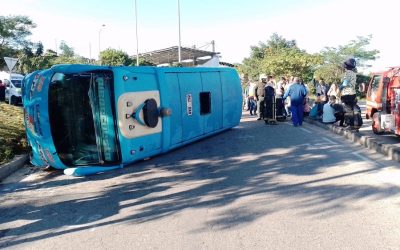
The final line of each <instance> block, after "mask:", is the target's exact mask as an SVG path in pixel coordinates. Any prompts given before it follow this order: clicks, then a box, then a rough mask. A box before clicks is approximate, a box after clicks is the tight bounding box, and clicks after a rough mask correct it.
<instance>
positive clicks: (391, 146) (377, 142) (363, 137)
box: [304, 112, 400, 162]
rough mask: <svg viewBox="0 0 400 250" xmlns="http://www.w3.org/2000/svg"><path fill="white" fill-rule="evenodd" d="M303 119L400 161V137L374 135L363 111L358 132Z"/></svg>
mask: <svg viewBox="0 0 400 250" xmlns="http://www.w3.org/2000/svg"><path fill="white" fill-rule="evenodd" d="M304 121H305V122H308V123H310V124H313V125H315V126H318V127H320V128H323V129H326V130H330V131H331V132H333V133H335V134H338V135H341V136H343V137H344V138H346V139H347V140H349V141H351V142H354V143H356V144H359V145H361V146H364V147H366V148H368V149H370V150H372V151H374V152H377V153H380V154H383V155H385V156H387V157H388V158H389V159H391V160H394V161H398V162H400V138H398V137H397V136H396V135H392V134H384V135H375V134H374V133H373V132H372V128H371V120H366V118H365V114H364V112H363V122H364V124H363V126H362V127H361V128H360V130H359V132H355V131H348V130H344V129H343V128H342V127H339V126H335V125H330V124H324V123H322V122H320V121H318V120H313V119H311V118H309V117H304Z"/></svg>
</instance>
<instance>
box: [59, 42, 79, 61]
mask: <svg viewBox="0 0 400 250" xmlns="http://www.w3.org/2000/svg"><path fill="white" fill-rule="evenodd" d="M59 48H60V50H61V54H60V55H61V56H62V57H74V55H75V52H74V49H73V48H72V47H70V46H68V45H67V43H66V42H65V41H61V43H60V47H59Z"/></svg>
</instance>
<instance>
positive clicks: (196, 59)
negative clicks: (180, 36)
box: [139, 46, 219, 65]
mask: <svg viewBox="0 0 400 250" xmlns="http://www.w3.org/2000/svg"><path fill="white" fill-rule="evenodd" d="M218 54H219V52H212V51H206V50H199V49H194V48H187V47H181V60H182V62H183V63H185V64H188V63H189V64H191V65H197V64H201V62H204V59H205V57H208V59H210V58H212V57H213V56H215V55H218ZM139 57H141V58H145V59H146V61H149V62H151V63H154V64H156V65H160V64H172V63H177V62H178V46H173V47H170V48H166V49H160V50H154V51H151V52H147V53H141V54H139Z"/></svg>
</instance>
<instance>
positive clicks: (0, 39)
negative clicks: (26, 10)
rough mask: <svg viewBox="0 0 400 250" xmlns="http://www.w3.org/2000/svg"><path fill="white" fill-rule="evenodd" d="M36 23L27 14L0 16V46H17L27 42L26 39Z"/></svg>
mask: <svg viewBox="0 0 400 250" xmlns="http://www.w3.org/2000/svg"><path fill="white" fill-rule="evenodd" d="M35 27H36V24H34V23H33V22H32V20H30V19H29V17H27V16H7V17H6V16H0V46H1V47H3V46H10V47H12V48H19V47H23V46H25V45H26V44H27V43H29V42H28V41H27V39H26V37H27V36H29V35H31V34H32V33H31V29H33V28H35Z"/></svg>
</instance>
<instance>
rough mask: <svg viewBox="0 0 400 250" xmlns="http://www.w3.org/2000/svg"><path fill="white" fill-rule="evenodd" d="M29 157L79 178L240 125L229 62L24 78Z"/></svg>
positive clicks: (73, 69)
mask: <svg viewBox="0 0 400 250" xmlns="http://www.w3.org/2000/svg"><path fill="white" fill-rule="evenodd" d="M22 99H23V105H24V114H25V115H24V117H25V119H24V120H25V121H24V122H25V127H26V134H27V138H28V141H29V144H30V146H31V148H32V154H31V163H32V164H33V165H35V166H38V167H46V166H51V167H54V168H57V169H64V173H65V174H70V175H74V176H82V175H89V174H95V173H98V172H104V171H108V170H112V169H116V168H122V167H124V166H126V165H128V164H131V163H133V162H135V161H138V160H141V159H145V158H148V157H151V156H154V155H157V154H160V153H164V152H167V151H169V150H171V149H174V148H176V147H179V146H182V145H185V144H188V143H191V142H193V141H196V140H199V139H201V138H204V137H206V136H210V135H212V134H215V133H218V132H221V131H223V130H226V129H229V128H232V127H234V126H236V125H238V124H239V121H240V117H241V108H242V106H241V105H242V94H241V85H240V80H239V77H238V74H237V72H236V70H234V69H229V68H157V67H108V66H94V65H57V66H53V67H52V68H50V69H48V70H43V71H36V72H33V73H31V74H28V75H27V76H25V78H24V80H23V84H22Z"/></svg>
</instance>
